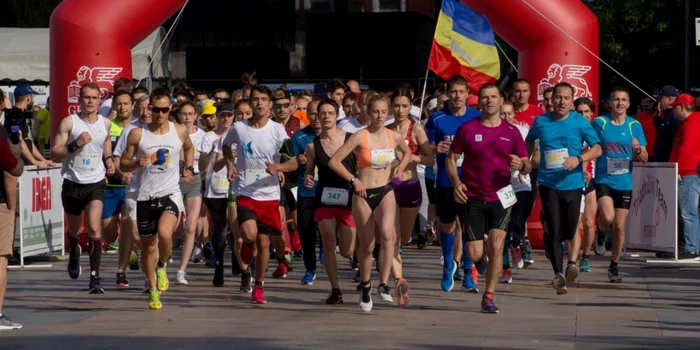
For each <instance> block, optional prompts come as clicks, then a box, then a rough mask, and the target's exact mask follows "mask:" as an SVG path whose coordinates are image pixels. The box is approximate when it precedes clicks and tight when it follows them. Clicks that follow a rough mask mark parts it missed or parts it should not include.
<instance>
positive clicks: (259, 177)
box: [245, 169, 274, 187]
mask: <svg viewBox="0 0 700 350" xmlns="http://www.w3.org/2000/svg"><path fill="white" fill-rule="evenodd" d="M273 184H274V179H273V177H272V174H270V173H268V172H267V171H266V170H265V169H246V171H245V185H246V186H253V187H266V186H272V185H273Z"/></svg>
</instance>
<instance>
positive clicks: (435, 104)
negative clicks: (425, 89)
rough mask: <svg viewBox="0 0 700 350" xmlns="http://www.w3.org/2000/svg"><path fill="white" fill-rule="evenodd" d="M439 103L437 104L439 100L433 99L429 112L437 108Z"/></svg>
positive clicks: (429, 103)
mask: <svg viewBox="0 0 700 350" xmlns="http://www.w3.org/2000/svg"><path fill="white" fill-rule="evenodd" d="M437 106H438V103H437V98H433V99H432V100H430V101H428V110H433V109H435V108H437Z"/></svg>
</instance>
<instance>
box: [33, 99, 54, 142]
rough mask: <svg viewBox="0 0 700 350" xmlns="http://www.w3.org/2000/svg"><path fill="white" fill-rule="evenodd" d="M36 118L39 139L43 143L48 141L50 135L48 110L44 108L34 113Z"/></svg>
mask: <svg viewBox="0 0 700 350" xmlns="http://www.w3.org/2000/svg"><path fill="white" fill-rule="evenodd" d="M36 119H37V120H38V121H39V139H40V140H43V141H44V143H49V138H50V137H51V116H50V114H49V110H48V109H46V108H44V109H42V110H40V111H39V112H38V113H37V114H36Z"/></svg>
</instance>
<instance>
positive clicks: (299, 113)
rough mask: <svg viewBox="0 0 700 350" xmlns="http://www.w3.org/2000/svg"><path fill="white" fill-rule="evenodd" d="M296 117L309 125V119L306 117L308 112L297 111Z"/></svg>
mask: <svg viewBox="0 0 700 350" xmlns="http://www.w3.org/2000/svg"><path fill="white" fill-rule="evenodd" d="M294 116H295V117H297V119H299V120H301V121H302V122H303V123H304V124H306V125H309V118H307V117H306V112H304V111H300V110H297V111H296V112H294Z"/></svg>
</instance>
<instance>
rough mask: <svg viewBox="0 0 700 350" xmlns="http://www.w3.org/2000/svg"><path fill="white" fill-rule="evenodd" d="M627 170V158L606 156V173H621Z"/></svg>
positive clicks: (628, 165) (628, 163)
mask: <svg viewBox="0 0 700 350" xmlns="http://www.w3.org/2000/svg"><path fill="white" fill-rule="evenodd" d="M629 172H630V160H629V158H608V175H621V174H627V173H629Z"/></svg>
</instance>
